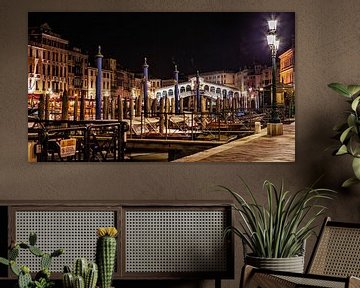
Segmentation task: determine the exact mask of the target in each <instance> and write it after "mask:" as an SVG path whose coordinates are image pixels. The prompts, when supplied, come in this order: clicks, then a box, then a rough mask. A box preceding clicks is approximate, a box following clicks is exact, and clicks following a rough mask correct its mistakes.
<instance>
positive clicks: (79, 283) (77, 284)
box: [74, 275, 85, 288]
mask: <svg viewBox="0 0 360 288" xmlns="http://www.w3.org/2000/svg"><path fill="white" fill-rule="evenodd" d="M74 288H85V283H84V278H83V277H81V276H79V275H76V276H75V277H74Z"/></svg>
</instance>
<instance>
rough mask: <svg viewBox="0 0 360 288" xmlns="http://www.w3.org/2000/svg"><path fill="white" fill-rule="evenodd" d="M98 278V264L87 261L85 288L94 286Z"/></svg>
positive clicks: (93, 287)
mask: <svg viewBox="0 0 360 288" xmlns="http://www.w3.org/2000/svg"><path fill="white" fill-rule="evenodd" d="M97 279H98V266H97V265H96V263H89V266H88V270H87V271H86V276H85V288H95V287H96V282H97Z"/></svg>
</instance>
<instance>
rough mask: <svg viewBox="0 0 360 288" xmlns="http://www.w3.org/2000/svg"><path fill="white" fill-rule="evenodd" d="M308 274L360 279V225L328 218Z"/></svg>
mask: <svg viewBox="0 0 360 288" xmlns="http://www.w3.org/2000/svg"><path fill="white" fill-rule="evenodd" d="M307 273H311V274H318V275H329V276H344V277H347V276H356V277H360V223H342V222H334V221H331V219H330V218H326V219H325V222H324V224H323V226H322V229H321V232H320V236H319V238H318V241H317V243H316V245H315V249H314V252H313V255H312V256H311V259H310V262H309V266H308V269H307Z"/></svg>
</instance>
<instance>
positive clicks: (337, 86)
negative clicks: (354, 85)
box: [328, 83, 351, 98]
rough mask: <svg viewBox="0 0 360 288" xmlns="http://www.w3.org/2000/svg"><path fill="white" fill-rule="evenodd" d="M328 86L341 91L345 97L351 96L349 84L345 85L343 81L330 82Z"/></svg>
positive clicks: (338, 91)
mask: <svg viewBox="0 0 360 288" xmlns="http://www.w3.org/2000/svg"><path fill="white" fill-rule="evenodd" d="M328 87H329V88H331V89H333V90H334V91H336V92H337V93H339V94H340V95H342V96H345V97H348V98H350V97H351V95H350V93H349V90H348V86H347V85H344V84H341V83H330V84H329V85H328Z"/></svg>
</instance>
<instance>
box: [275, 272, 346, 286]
mask: <svg viewBox="0 0 360 288" xmlns="http://www.w3.org/2000/svg"><path fill="white" fill-rule="evenodd" d="M273 278H281V279H284V280H286V281H289V282H290V283H292V284H293V286H290V287H322V288H324V287H326V288H345V287H346V286H345V279H344V281H343V282H339V281H331V280H324V279H314V278H305V277H293V276H279V275H277V276H275V277H273ZM279 287H283V286H280V285H279Z"/></svg>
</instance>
